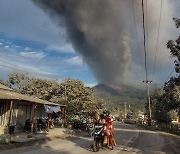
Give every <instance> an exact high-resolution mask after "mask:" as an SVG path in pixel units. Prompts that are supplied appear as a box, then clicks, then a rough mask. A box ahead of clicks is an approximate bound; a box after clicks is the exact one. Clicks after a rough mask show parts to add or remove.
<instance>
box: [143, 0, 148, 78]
mask: <svg viewBox="0 0 180 154" xmlns="http://www.w3.org/2000/svg"><path fill="white" fill-rule="evenodd" d="M142 14H143V32H144V53H145V54H144V58H145V72H146V80H147V78H148V76H147V71H148V70H147V52H146V36H145V24H144V0H142Z"/></svg>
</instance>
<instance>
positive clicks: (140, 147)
mask: <svg viewBox="0 0 180 154" xmlns="http://www.w3.org/2000/svg"><path fill="white" fill-rule="evenodd" d="M115 139H116V142H117V144H118V146H117V147H116V148H115V149H114V150H110V149H100V151H99V152H98V153H99V154H135V153H142V154H151V153H152V154H165V153H167V154H180V137H178V136H175V135H170V134H168V133H164V132H155V131H149V130H144V129H142V128H140V127H138V126H136V125H130V124H120V123H115ZM92 140H93V139H92V138H90V137H88V135H87V134H86V133H82V134H81V135H78V136H75V137H69V138H67V139H55V140H53V141H48V142H46V143H43V144H38V145H34V146H26V147H22V148H17V149H13V150H6V151H4V152H1V153H2V154H20V153H21V154H47V153H48V154H50V153H52V154H90V153H91V154H92V153H94V152H93V151H92V149H91V148H90V145H91V144H92Z"/></svg>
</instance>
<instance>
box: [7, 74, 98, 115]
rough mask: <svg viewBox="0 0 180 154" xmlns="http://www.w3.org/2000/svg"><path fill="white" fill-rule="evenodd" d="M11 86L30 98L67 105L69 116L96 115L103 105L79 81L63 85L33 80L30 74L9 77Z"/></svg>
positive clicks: (52, 81)
mask: <svg viewBox="0 0 180 154" xmlns="http://www.w3.org/2000/svg"><path fill="white" fill-rule="evenodd" d="M8 83H9V85H10V86H11V87H12V88H14V89H15V90H16V91H18V92H20V93H22V94H26V95H29V96H35V97H37V98H40V99H43V100H47V101H51V102H54V103H59V104H65V105H67V114H68V115H74V114H76V112H79V111H87V112H90V113H95V112H97V110H98V109H99V108H101V105H102V103H100V102H99V101H98V100H96V99H95V98H94V97H93V94H92V90H91V89H90V88H87V87H85V86H84V84H83V83H82V82H81V81H79V80H74V79H71V78H68V79H66V80H64V81H62V82H61V83H59V82H58V81H56V80H45V79H44V80H43V79H38V78H31V77H29V76H28V74H23V73H13V74H10V75H9V79H8Z"/></svg>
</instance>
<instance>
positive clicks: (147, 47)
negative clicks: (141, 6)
mask: <svg viewBox="0 0 180 154" xmlns="http://www.w3.org/2000/svg"><path fill="white" fill-rule="evenodd" d="M144 21H145V23H146V28H145V30H146V31H145V32H146V51H147V70H148V52H149V29H148V0H146V20H144ZM147 74H148V71H147Z"/></svg>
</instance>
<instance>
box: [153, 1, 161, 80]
mask: <svg viewBox="0 0 180 154" xmlns="http://www.w3.org/2000/svg"><path fill="white" fill-rule="evenodd" d="M162 3H163V1H162V0H161V4H160V5H161V6H160V15H159V24H158V33H157V40H156V50H155V57H154V66H153V75H152V80H153V78H154V73H155V67H156V56H157V51H158V44H159V32H160V26H161V16H162V5H163V4H162Z"/></svg>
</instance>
